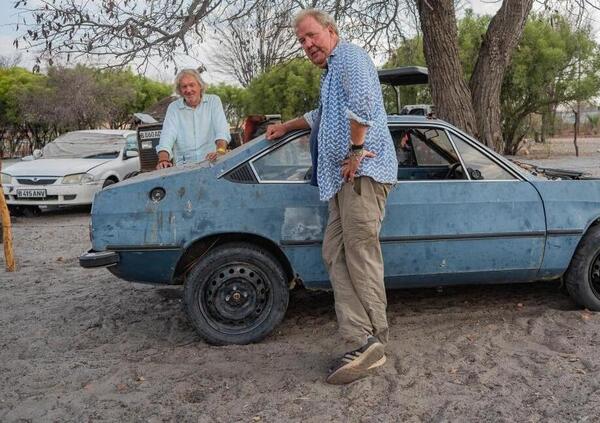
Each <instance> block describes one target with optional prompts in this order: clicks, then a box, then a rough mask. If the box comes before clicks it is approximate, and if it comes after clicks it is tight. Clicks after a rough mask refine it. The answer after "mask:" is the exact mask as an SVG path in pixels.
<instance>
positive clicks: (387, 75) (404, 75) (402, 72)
mask: <svg viewBox="0 0 600 423" xmlns="http://www.w3.org/2000/svg"><path fill="white" fill-rule="evenodd" d="M377 73H378V75H379V82H380V83H382V84H388V85H415V84H427V82H428V81H429V72H428V71H427V68H424V67H422V66H403V67H400V68H393V69H381V70H379V71H377Z"/></svg>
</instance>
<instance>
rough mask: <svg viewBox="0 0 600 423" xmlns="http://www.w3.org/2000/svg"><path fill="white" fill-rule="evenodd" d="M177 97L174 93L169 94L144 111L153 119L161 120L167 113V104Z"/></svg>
mask: <svg viewBox="0 0 600 423" xmlns="http://www.w3.org/2000/svg"><path fill="white" fill-rule="evenodd" d="M178 98H179V97H178V96H176V95H170V96H168V97H165V98H163V99H161V100H159V101H157V102H156V103H154V104H153V105H152V106H150V107H149V108H148V109H146V110H144V113H148V114H149V115H151V116H152V117H153V118H154V119H156V120H158V121H160V122H162V121H163V120H164V119H165V115H166V114H167V107H169V104H171V103H172V102H174V101H175V100H177V99H178Z"/></svg>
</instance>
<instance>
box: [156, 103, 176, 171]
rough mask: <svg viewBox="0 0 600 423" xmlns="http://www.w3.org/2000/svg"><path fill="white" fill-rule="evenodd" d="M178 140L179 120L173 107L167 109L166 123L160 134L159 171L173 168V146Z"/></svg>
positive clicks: (157, 148)
mask: <svg viewBox="0 0 600 423" xmlns="http://www.w3.org/2000/svg"><path fill="white" fill-rule="evenodd" d="M176 140H177V119H176V116H175V111H174V108H173V107H169V108H168V109H167V114H166V116H165V121H164V123H163V127H162V131H161V133H160V141H159V142H158V145H157V146H156V151H157V152H158V164H157V165H156V168H157V169H164V168H166V167H171V166H173V163H171V159H172V157H173V146H174V145H175V141H176Z"/></svg>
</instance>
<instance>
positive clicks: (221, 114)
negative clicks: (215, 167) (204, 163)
mask: <svg viewBox="0 0 600 423" xmlns="http://www.w3.org/2000/svg"><path fill="white" fill-rule="evenodd" d="M212 107H213V110H212V125H213V128H214V134H215V151H214V152H210V153H208V154H207V155H206V158H207V159H208V160H210V161H211V162H212V161H215V160H217V157H219V156H220V155H223V154H225V153H227V145H228V144H229V140H230V138H231V135H230V134H229V124H228V123H227V117H226V116H225V111H224V110H223V103H222V102H221V99H220V98H219V97H218V96H215V99H214V103H212Z"/></svg>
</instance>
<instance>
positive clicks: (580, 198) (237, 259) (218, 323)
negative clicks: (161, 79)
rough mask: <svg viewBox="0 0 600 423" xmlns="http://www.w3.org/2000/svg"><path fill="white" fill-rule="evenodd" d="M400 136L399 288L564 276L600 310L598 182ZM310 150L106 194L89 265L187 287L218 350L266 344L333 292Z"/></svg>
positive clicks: (441, 137) (194, 313)
mask: <svg viewBox="0 0 600 423" xmlns="http://www.w3.org/2000/svg"><path fill="white" fill-rule="evenodd" d="M389 127H390V131H391V133H392V136H393V138H394V142H395V144H396V151H397V155H398V161H399V169H398V183H397V184H396V185H395V187H394V188H393V189H392V191H391V192H390V195H389V197H388V201H387V205H386V217H385V220H384V222H383V227H382V230H381V234H380V238H381V243H382V250H383V255H384V263H385V282H386V286H387V287H388V288H403V287H425V286H443V285H450V284H469V283H478V284H481V283H503V282H527V281H535V280H540V279H555V278H559V277H561V276H563V275H565V274H567V276H569V278H570V279H569V280H567V282H568V287H569V290H570V292H571V293H572V294H573V296H574V298H575V300H576V301H577V302H578V303H579V304H581V305H583V306H586V307H588V308H590V309H600V295H598V294H599V293H600V259H599V256H600V242H599V240H600V235H599V234H598V231H597V228H598V227H596V226H595V225H597V223H598V219H599V218H600V181H597V180H550V179H545V178H541V177H539V176H535V175H533V174H531V173H529V172H526V171H525V170H523V169H522V168H519V167H518V166H516V165H515V164H513V163H511V162H510V161H508V160H507V159H505V158H504V157H502V156H500V155H498V154H496V153H494V152H493V151H491V150H489V149H487V148H486V147H484V146H483V145H481V144H480V143H478V142H477V141H476V140H474V139H472V138H471V137H469V136H468V135H466V134H464V133H463V132H461V131H460V130H458V129H456V128H455V127H453V126H451V125H449V124H447V123H446V122H444V121H441V120H435V119H426V118H423V117H419V116H393V117H390V120H389ZM308 140H309V137H308V133H307V132H306V131H298V132H294V133H290V134H288V135H287V136H285V137H283V138H282V139H280V140H278V141H277V142H269V141H267V140H265V139H264V138H258V139H256V140H254V141H252V142H250V143H248V144H245V145H243V146H242V147H240V148H238V149H236V150H234V151H233V152H232V153H230V154H228V155H227V156H225V157H223V158H222V159H220V160H219V161H218V162H216V163H215V164H214V165H209V163H207V162H203V163H200V164H196V165H186V166H183V167H175V168H170V169H164V170H161V171H157V172H153V173H147V174H142V175H139V176H137V177H134V178H132V179H129V180H126V181H123V182H122V183H120V184H118V185H116V186H114V187H109V188H107V189H105V190H103V191H101V192H99V193H98V194H97V195H96V198H95V200H94V203H93V208H92V222H91V238H92V249H91V250H90V251H89V252H88V253H85V254H84V255H83V256H82V257H81V258H80V263H81V265H82V266H84V267H97V266H107V267H108V269H109V270H110V271H111V272H112V273H114V274H115V275H117V276H118V277H120V278H122V279H125V280H128V281H136V282H146V283H154V284H181V283H185V285H186V286H185V289H184V298H185V303H186V309H187V311H188V314H189V315H190V317H191V320H192V322H193V323H194V325H195V326H196V328H197V329H198V331H199V332H200V334H201V335H202V336H203V337H204V338H205V339H207V340H208V341H209V342H212V343H216V344H223V343H247V342H253V341H256V340H258V339H260V338H262V337H264V336H266V334H268V333H269V332H270V331H271V330H272V329H273V327H274V326H275V325H276V324H277V323H279V321H280V320H281V319H282V318H283V314H284V313H285V308H286V307H287V301H288V296H287V295H288V294H287V289H288V287H290V286H292V285H294V284H296V283H300V284H302V285H304V286H305V287H307V288H329V280H328V276H327V272H326V271H325V267H324V265H323V262H322V259H321V243H322V240H323V233H324V230H325V226H326V223H327V204H326V203H323V202H320V201H319V196H318V191H317V188H316V187H313V186H311V185H310V184H309V183H308V179H309V178H310V166H311V160H310V153H309V151H310V150H309V145H308V142H309V141H308ZM584 241H585V242H584ZM588 244H589V245H590V246H588ZM576 252H578V253H579V254H580V255H581V256H582V258H580V259H579V260H575V259H574V257H577V254H576ZM583 256H585V257H583ZM575 267H577V269H575ZM251 274H252V275H253V276H250V275H251ZM582 278H583V279H582ZM582 280H583V281H582ZM283 291H285V292H283Z"/></svg>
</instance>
